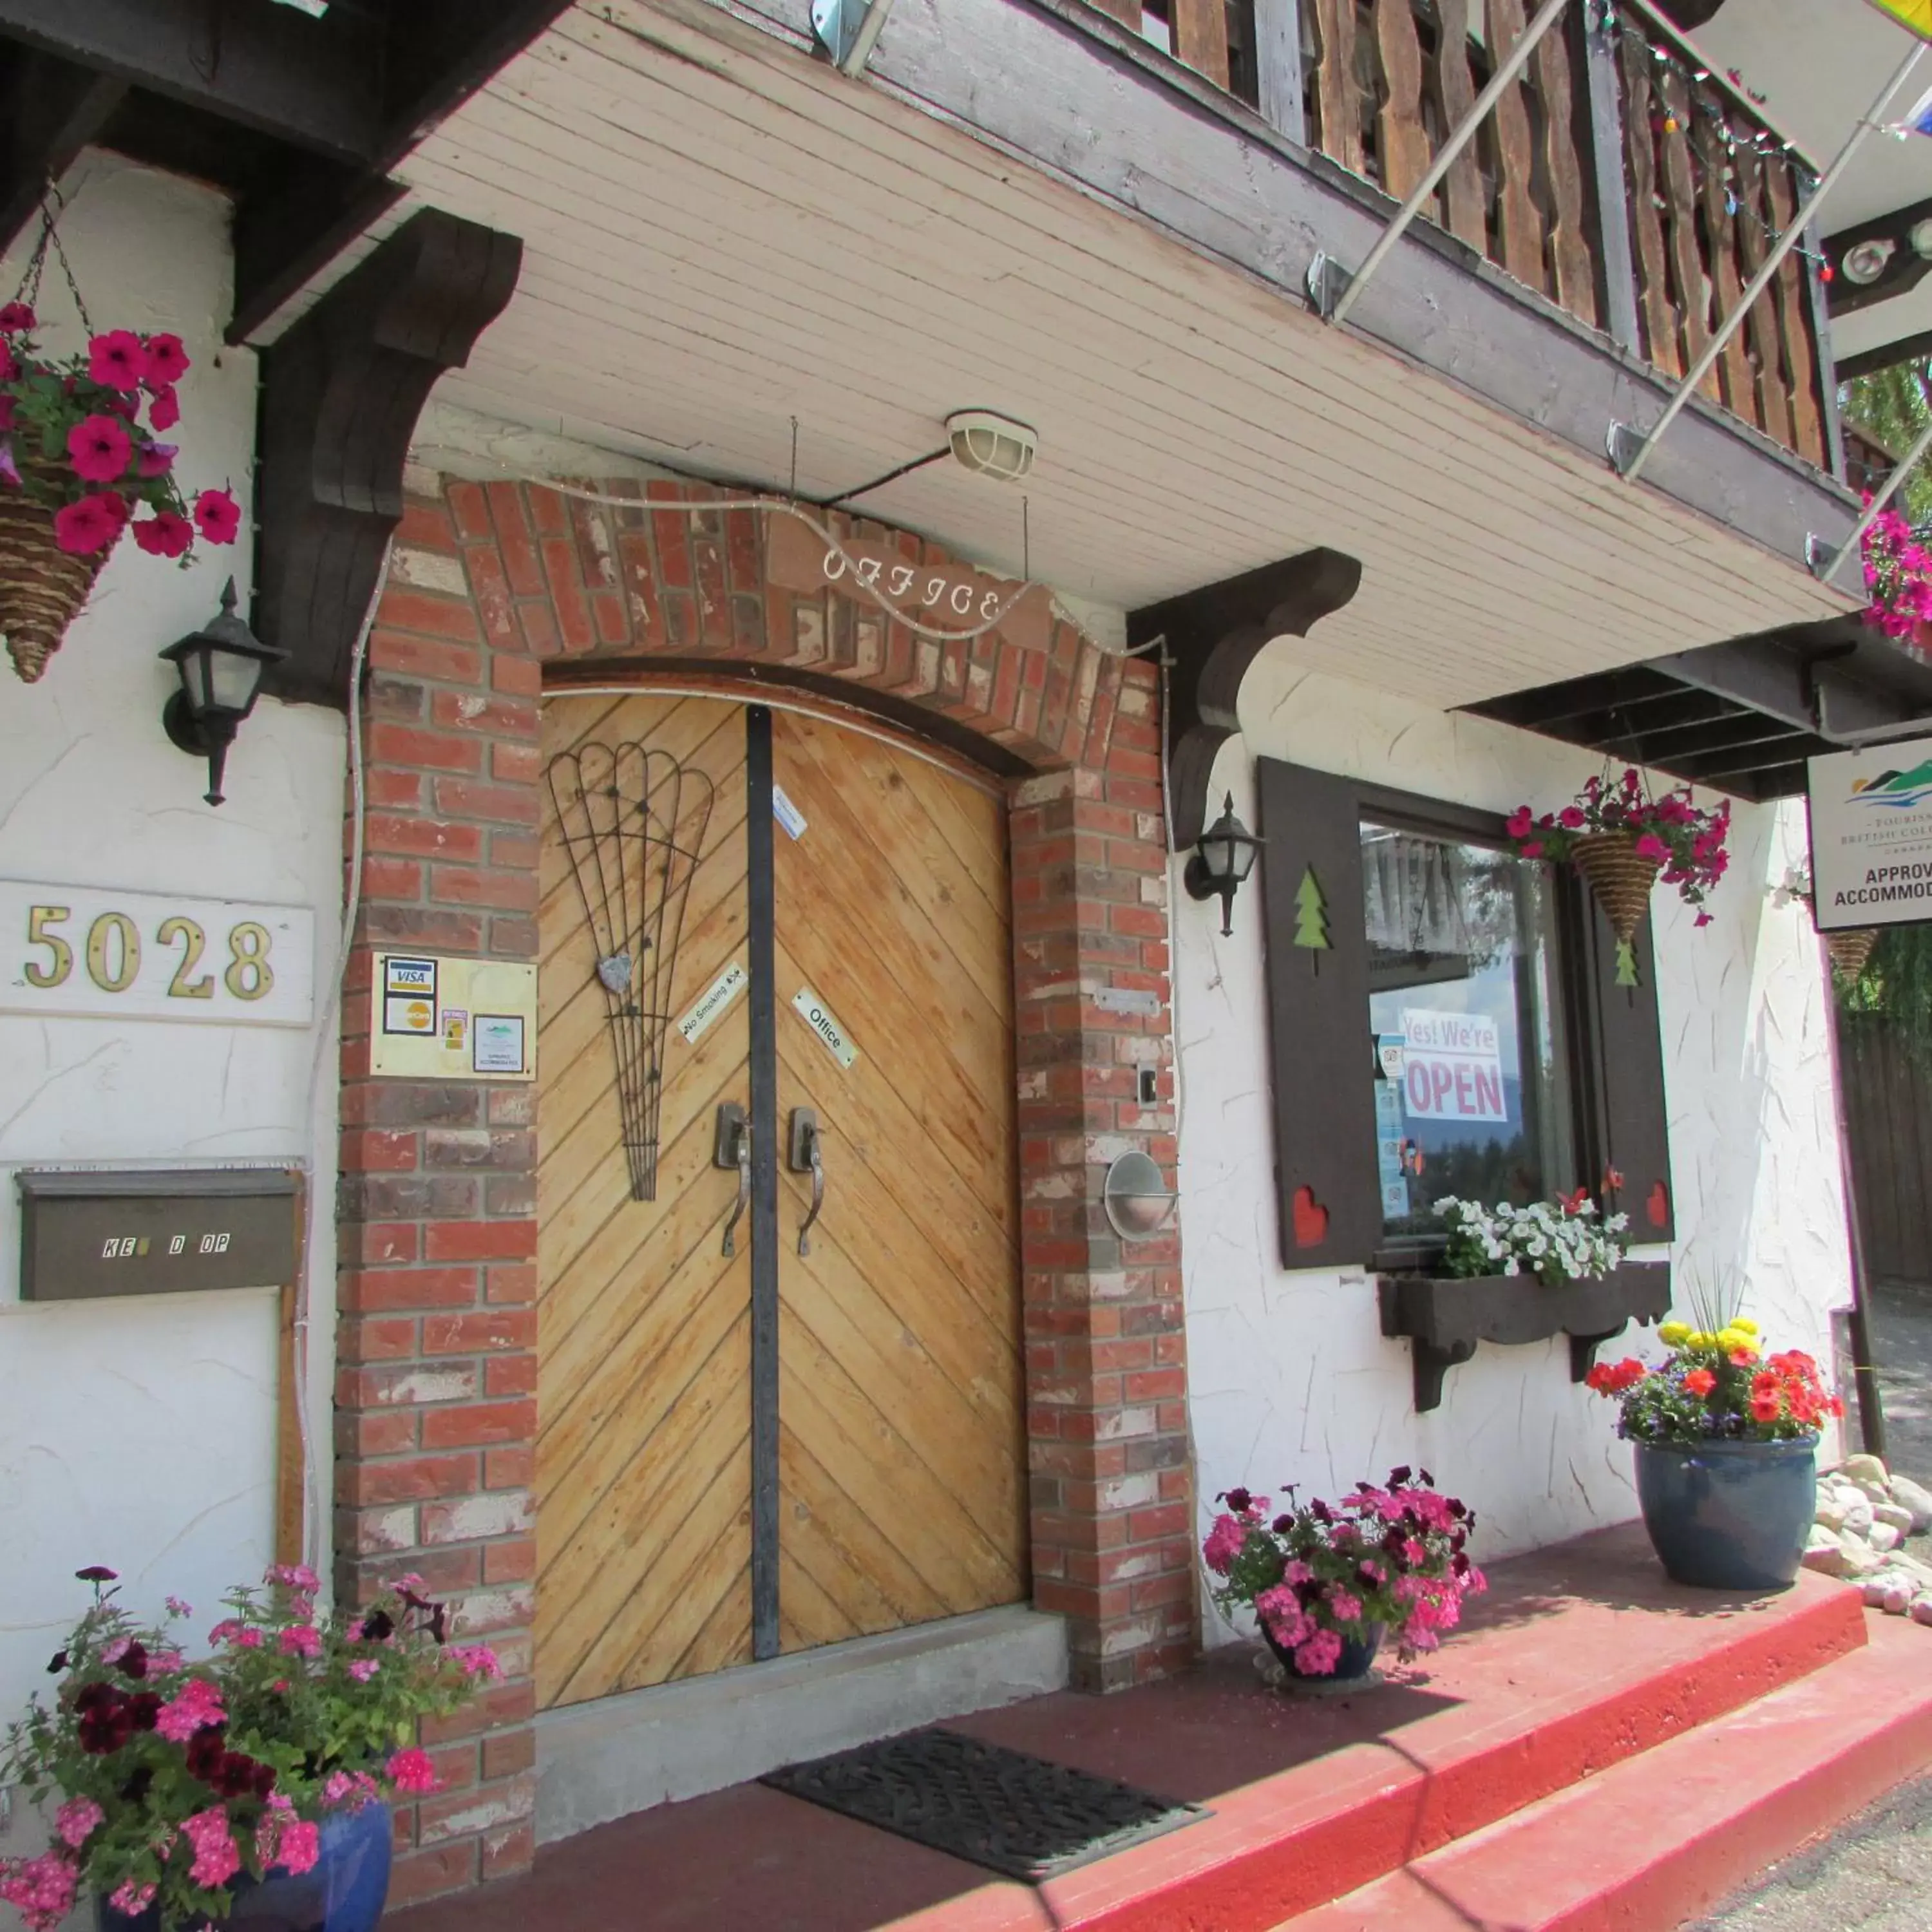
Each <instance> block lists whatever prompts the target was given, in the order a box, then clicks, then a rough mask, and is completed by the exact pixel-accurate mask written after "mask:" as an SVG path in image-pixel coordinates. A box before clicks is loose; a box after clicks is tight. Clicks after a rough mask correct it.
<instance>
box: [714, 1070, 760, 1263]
mask: <svg viewBox="0 0 1932 1932" xmlns="http://www.w3.org/2000/svg"><path fill="white" fill-rule="evenodd" d="M711 1164H712V1166H714V1167H723V1168H732V1167H735V1168H736V1169H737V1170H738V1199H737V1203H736V1205H735V1206H734V1207H733V1208H732V1210H731V1215H730V1219H729V1220H727V1222H726V1223H724V1245H723V1247H721V1249H720V1250H719V1252H720V1253H722V1254H724V1255H725V1256H732V1255H735V1254H736V1253H737V1252H738V1244H737V1232H738V1223H739V1222H740V1221H742V1220H743V1219H744V1218H745V1209H746V1208H748V1207H749V1206H750V1205H751V1121H749V1119H748V1118H746V1115H745V1110H744V1109H743V1108H742V1107H741V1106H739V1105H738V1103H737V1102H736V1101H735V1100H726V1101H723V1102H721V1103H720V1104H719V1106H718V1131H717V1137H716V1139H715V1140H714V1141H713V1142H712V1150H711Z"/></svg>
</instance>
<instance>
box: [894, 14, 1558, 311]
mask: <svg viewBox="0 0 1932 1932" xmlns="http://www.w3.org/2000/svg"><path fill="white" fill-rule="evenodd" d="M878 4H881V0H874V5H878ZM1569 5H1570V0H1544V4H1543V7H1542V10H1541V12H1540V13H1538V15H1537V17H1536V18H1535V20H1532V21H1531V22H1530V23H1529V26H1527V27H1526V28H1524V29H1523V37H1522V38H1521V39H1520V40H1518V41H1517V43H1516V45H1515V46H1513V47H1512V48H1511V49H1510V51H1509V56H1508V58H1507V59H1506V60H1505V61H1504V62H1503V63H1502V65H1501V66H1500V67H1499V68H1497V69H1496V72H1495V73H1494V74H1492V75H1491V76H1490V81H1489V85H1488V86H1487V87H1485V88H1484V89H1483V91H1482V92H1481V94H1479V95H1477V97H1476V98H1475V104H1473V105H1472V107H1471V108H1470V110H1469V113H1466V115H1463V118H1462V120H1461V121H1460V122H1459V123H1458V124H1457V127H1456V129H1455V130H1454V133H1451V135H1450V136H1449V138H1448V139H1447V140H1446V141H1445V142H1443V144H1442V152H1441V153H1440V154H1438V155H1437V156H1436V159H1435V160H1433V162H1432V163H1430V168H1429V172H1427V174H1425V175H1424V176H1423V177H1422V178H1421V181H1418V182H1417V183H1416V184H1415V189H1414V190H1413V191H1412V193H1411V194H1410V196H1409V199H1407V200H1406V202H1403V205H1402V206H1401V207H1400V208H1399V209H1398V210H1397V213H1396V217H1395V219H1394V220H1393V221H1391V223H1389V225H1388V226H1387V227H1386V228H1385V229H1383V230H1382V234H1381V235H1380V236H1379V238H1378V239H1377V240H1376V245H1375V246H1374V247H1373V248H1371V249H1370V251H1369V253H1368V257H1367V260H1365V261H1364V263H1363V264H1362V266H1361V267H1360V268H1359V269H1357V270H1356V271H1355V273H1354V274H1353V275H1350V276H1349V278H1348V280H1347V281H1346V283H1341V284H1340V287H1339V288H1338V287H1337V284H1338V283H1340V278H1341V277H1342V276H1343V275H1344V274H1345V273H1346V270H1344V269H1343V267H1342V265H1341V264H1340V263H1339V262H1337V261H1335V260H1332V259H1331V257H1328V256H1327V255H1317V256H1316V258H1315V259H1314V260H1313V262H1311V263H1310V264H1309V265H1308V293H1309V299H1310V300H1311V301H1312V302H1313V303H1314V305H1315V307H1316V312H1317V313H1318V314H1319V315H1320V316H1321V317H1322V320H1324V321H1325V322H1341V321H1343V320H1346V318H1347V316H1348V314H1349V310H1351V309H1352V308H1354V307H1355V299H1356V298H1357V297H1358V296H1359V295H1361V293H1362V291H1363V290H1364V289H1365V288H1367V287H1368V284H1369V278H1370V276H1372V275H1373V274H1374V273H1375V272H1376V270H1377V269H1379V268H1380V267H1381V266H1382V264H1383V263H1385V261H1387V260H1388V258H1389V256H1390V255H1391V254H1392V253H1393V252H1394V248H1395V245H1396V244H1397V242H1400V240H1401V239H1402V238H1403V236H1404V235H1405V234H1406V233H1407V232H1408V229H1409V224H1410V223H1412V221H1414V220H1415V217H1417V215H1418V214H1421V211H1422V207H1423V204H1424V202H1427V200H1428V199H1430V196H1433V194H1434V193H1435V192H1436V189H1437V188H1438V187H1440V186H1441V185H1442V177H1443V176H1444V175H1446V174H1447V173H1448V172H1449V170H1450V169H1451V168H1452V167H1453V166H1454V165H1455V163H1456V157H1457V155H1459V154H1461V153H1462V151H1463V149H1464V148H1466V147H1467V146H1468V145H1469V143H1470V142H1471V141H1472V140H1473V139H1475V133H1476V130H1477V129H1478V127H1481V125H1482V124H1483V123H1484V121H1485V120H1487V118H1489V113H1490V109H1491V108H1493V107H1495V106H1496V103H1497V102H1498V101H1500V100H1501V99H1502V96H1503V92H1504V90H1505V89H1506V88H1508V87H1510V86H1513V85H1514V83H1515V80H1516V77H1517V75H1518V74H1520V73H1521V72H1522V71H1523V68H1524V66H1525V65H1526V64H1527V62H1529V57H1530V55H1532V54H1533V53H1534V52H1535V51H1536V49H1537V46H1538V43H1539V42H1540V41H1541V40H1542V38H1543V37H1544V34H1547V33H1548V32H1549V31H1550V28H1552V27H1553V26H1556V23H1557V21H1558V20H1559V19H1561V18H1562V15H1563V13H1564V12H1565V10H1566V9H1567V8H1568V6H1569Z"/></svg>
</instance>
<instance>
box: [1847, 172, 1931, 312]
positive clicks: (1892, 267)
mask: <svg viewBox="0 0 1932 1932" xmlns="http://www.w3.org/2000/svg"><path fill="white" fill-rule="evenodd" d="M1921 221H1932V199H1927V200H1924V201H1915V202H1912V204H1911V205H1909V207H1906V208H1891V209H1890V210H1888V211H1887V212H1886V213H1885V214H1875V215H1873V216H1872V217H1871V218H1870V220H1867V221H1858V222H1854V223H1852V226H1850V227H1849V228H1841V229H1839V230H1838V232H1837V233H1835V234H1833V235H1828V236H1826V238H1825V254H1826V258H1827V259H1828V260H1829V261H1830V263H1831V264H1832V269H1833V270H1834V271H1835V272H1834V274H1833V275H1832V281H1831V284H1830V286H1829V288H1828V289H1827V290H1826V296H1828V298H1829V301H1830V304H1831V310H1832V314H1834V315H1854V314H1856V313H1857V312H1858V311H1859V310H1860V309H1862V308H1873V306H1875V305H1876V304H1878V303H1879V302H1890V301H1891V300H1892V299H1893V298H1894V296H1902V295H1905V294H1906V293H1909V291H1910V290H1913V289H1915V288H1916V287H1918V284H1920V283H1921V281H1924V279H1925V277H1926V275H1927V273H1928V272H1932V258H1928V257H1926V256H1924V255H1921V254H1919V253H1918V251H1917V250H1916V249H1915V248H1913V247H1912V242H1911V239H1910V237H1911V234H1912V229H1914V228H1915V227H1916V226H1918V223H1920V222H1921ZM1860 242H1890V243H1891V260H1888V262H1887V263H1885V266H1884V267H1883V268H1882V269H1880V270H1879V275H1878V279H1877V280H1876V281H1870V282H1855V281H1852V278H1851V277H1850V276H1849V275H1847V274H1846V272H1845V255H1846V251H1847V250H1849V249H1852V248H1856V247H1857V246H1858V244H1859V243H1860Z"/></svg>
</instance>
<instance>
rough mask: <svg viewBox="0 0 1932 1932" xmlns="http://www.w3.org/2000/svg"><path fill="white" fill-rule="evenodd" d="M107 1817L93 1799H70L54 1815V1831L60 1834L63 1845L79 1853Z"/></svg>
mask: <svg viewBox="0 0 1932 1932" xmlns="http://www.w3.org/2000/svg"><path fill="white" fill-rule="evenodd" d="M104 1817H107V1813H106V1812H105V1811H102V1810H101V1807H100V1806H99V1805H97V1804H95V1802H94V1800H93V1799H91V1798H70V1799H68V1801H67V1802H66V1803H65V1805H62V1807H61V1808H60V1809H59V1811H57V1812H56V1813H55V1814H54V1829H55V1831H56V1832H58V1833H59V1834H60V1840H61V1843H62V1844H64V1845H71V1846H73V1847H74V1849H75V1850H76V1851H79V1850H80V1848H81V1846H83V1845H84V1844H86V1843H87V1841H88V1838H89V1835H91V1834H92V1832H93V1831H94V1829H95V1826H98V1824H99V1823H101V1820H102V1819H104Z"/></svg>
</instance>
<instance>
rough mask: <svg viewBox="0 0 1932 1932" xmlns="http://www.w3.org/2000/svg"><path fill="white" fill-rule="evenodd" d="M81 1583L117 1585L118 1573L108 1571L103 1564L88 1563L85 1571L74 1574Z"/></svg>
mask: <svg viewBox="0 0 1932 1932" xmlns="http://www.w3.org/2000/svg"><path fill="white" fill-rule="evenodd" d="M74 1574H75V1575H76V1576H77V1577H79V1578H80V1580H81V1581H82V1582H83V1583H118V1582H119V1581H120V1580H121V1578H120V1573H119V1571H115V1570H110V1569H109V1568H108V1567H107V1565H106V1564H104V1563H90V1564H89V1565H88V1566H87V1568H86V1569H85V1570H77V1571H75V1572H74Z"/></svg>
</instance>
